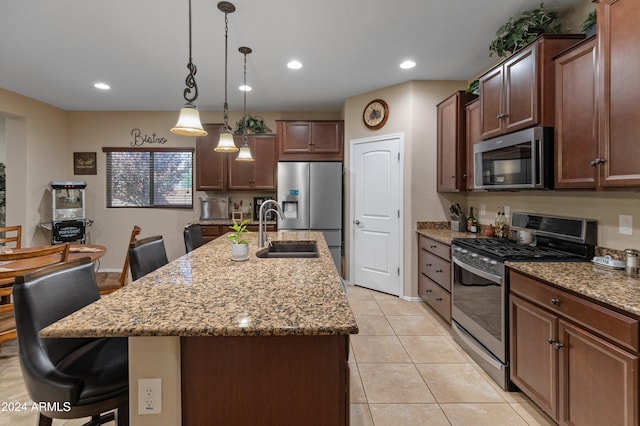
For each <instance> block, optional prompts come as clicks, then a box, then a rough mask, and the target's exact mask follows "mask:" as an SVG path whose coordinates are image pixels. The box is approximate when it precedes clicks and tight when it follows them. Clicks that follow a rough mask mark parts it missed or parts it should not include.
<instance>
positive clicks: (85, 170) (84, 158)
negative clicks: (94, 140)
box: [73, 152, 98, 175]
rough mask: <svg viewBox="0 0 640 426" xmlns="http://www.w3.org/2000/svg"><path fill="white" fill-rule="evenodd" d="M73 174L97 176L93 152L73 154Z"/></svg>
mask: <svg viewBox="0 0 640 426" xmlns="http://www.w3.org/2000/svg"><path fill="white" fill-rule="evenodd" d="M73 174H74V175H97V174H98V167H97V164H96V153H95V152H74V153H73Z"/></svg>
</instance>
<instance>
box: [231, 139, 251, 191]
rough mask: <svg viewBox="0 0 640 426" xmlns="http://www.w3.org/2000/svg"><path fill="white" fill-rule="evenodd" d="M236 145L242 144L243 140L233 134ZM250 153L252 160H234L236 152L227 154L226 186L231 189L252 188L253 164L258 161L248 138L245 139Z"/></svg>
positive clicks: (244, 189) (242, 189) (243, 189)
mask: <svg viewBox="0 0 640 426" xmlns="http://www.w3.org/2000/svg"><path fill="white" fill-rule="evenodd" d="M233 139H234V141H235V143H236V146H238V147H239V146H242V144H243V141H242V137H241V136H234V138H233ZM247 144H248V145H249V149H250V150H251V155H252V156H253V159H254V161H236V157H237V154H230V155H229V163H228V165H227V166H228V170H229V172H228V173H227V175H228V182H227V188H228V189H229V190H232V191H246V190H249V189H251V188H252V185H253V168H254V164H255V163H256V162H257V161H258V159H257V157H256V150H255V148H254V147H253V143H252V141H251V140H250V139H248V140H247Z"/></svg>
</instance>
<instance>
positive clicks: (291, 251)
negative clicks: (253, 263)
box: [256, 240, 319, 258]
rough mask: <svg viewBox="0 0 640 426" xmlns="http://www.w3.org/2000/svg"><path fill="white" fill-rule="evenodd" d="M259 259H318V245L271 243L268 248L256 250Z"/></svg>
mask: <svg viewBox="0 0 640 426" xmlns="http://www.w3.org/2000/svg"><path fill="white" fill-rule="evenodd" d="M256 256H257V257H260V258H295V257H318V256H319V254H318V244H317V243H316V242H315V241H283V240H281V241H271V243H270V244H269V246H267V247H265V248H263V249H261V250H258V252H256Z"/></svg>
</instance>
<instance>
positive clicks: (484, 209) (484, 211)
mask: <svg viewBox="0 0 640 426" xmlns="http://www.w3.org/2000/svg"><path fill="white" fill-rule="evenodd" d="M486 214H487V206H486V205H484V204H480V216H484V215H486Z"/></svg>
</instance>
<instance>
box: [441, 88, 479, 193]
mask: <svg viewBox="0 0 640 426" xmlns="http://www.w3.org/2000/svg"><path fill="white" fill-rule="evenodd" d="M475 98H476V96H475V95H471V94H469V93H466V92H464V91H458V92H456V93H454V94H453V95H451V96H449V97H448V98H447V99H445V100H444V101H442V102H440V103H439V104H438V105H437V111H438V166H437V167H438V168H437V174H438V184H437V189H438V192H458V191H464V190H465V189H466V187H467V183H466V177H467V174H466V170H467V157H466V139H467V133H466V118H465V106H466V104H467V103H468V102H470V101H472V100H473V99H475Z"/></svg>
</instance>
